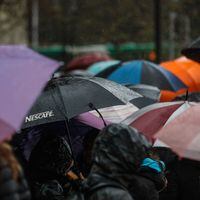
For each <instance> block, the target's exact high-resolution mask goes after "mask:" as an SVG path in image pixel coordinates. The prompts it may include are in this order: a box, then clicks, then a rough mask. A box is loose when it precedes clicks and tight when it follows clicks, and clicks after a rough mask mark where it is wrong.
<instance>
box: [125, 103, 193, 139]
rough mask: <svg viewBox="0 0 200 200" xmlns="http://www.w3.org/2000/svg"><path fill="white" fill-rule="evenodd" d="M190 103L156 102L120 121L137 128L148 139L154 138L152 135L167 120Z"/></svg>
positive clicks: (186, 107)
mask: <svg viewBox="0 0 200 200" xmlns="http://www.w3.org/2000/svg"><path fill="white" fill-rule="evenodd" d="M190 105H192V104H188V103H186V102H183V101H179V102H166V103H156V104H153V105H150V106H147V107H145V108H142V109H141V110H139V111H137V112H135V113H133V114H132V115H131V116H130V117H128V118H127V119H125V120H124V121H123V122H122V123H124V124H127V125H130V126H132V127H134V128H137V129H138V130H139V131H140V132H142V133H143V134H144V135H145V136H146V137H147V138H148V139H150V140H154V135H155V134H156V133H157V132H158V131H159V130H160V129H161V128H162V127H163V126H164V125H165V124H166V123H167V122H168V121H169V120H172V119H173V118H174V117H176V116H177V115H179V114H181V113H182V112H183V111H185V110H187V109H188V108H189V107H190Z"/></svg>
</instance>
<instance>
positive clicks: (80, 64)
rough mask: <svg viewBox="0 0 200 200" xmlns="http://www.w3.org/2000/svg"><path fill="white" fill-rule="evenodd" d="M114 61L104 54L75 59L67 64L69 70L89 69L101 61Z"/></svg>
mask: <svg viewBox="0 0 200 200" xmlns="http://www.w3.org/2000/svg"><path fill="white" fill-rule="evenodd" d="M106 60H112V58H111V57H110V56H108V55H107V54H105V53H102V52H95V53H88V54H84V55H82V56H78V57H75V58H74V59H73V60H71V61H70V62H69V63H68V64H67V68H66V69H67V70H69V71H71V70H74V69H87V68H88V67H89V66H90V65H92V64H93V63H96V62H100V61H106Z"/></svg>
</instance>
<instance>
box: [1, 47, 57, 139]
mask: <svg viewBox="0 0 200 200" xmlns="http://www.w3.org/2000/svg"><path fill="white" fill-rule="evenodd" d="M59 65H60V63H59V62H57V61H54V60H51V59H49V58H46V57H44V56H42V55H40V54H38V53H36V52H34V51H32V50H31V49H29V48H27V47H25V46H12V45H8V46H0V66H1V67H0V91H1V98H0V132H1V134H0V140H3V139H4V138H6V137H9V135H10V134H11V133H13V132H14V131H16V130H18V129H19V128H20V125H21V123H22V122H23V119H24V116H25V115H26V113H27V112H28V110H29V109H30V107H31V106H32V104H33V103H34V101H35V99H36V97H37V96H38V95H39V93H40V91H41V90H42V89H43V87H44V84H45V83H46V82H47V81H48V80H49V78H50V76H51V74H52V73H53V72H54V71H55V70H56V68H58V67H59Z"/></svg>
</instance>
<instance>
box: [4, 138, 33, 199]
mask: <svg viewBox="0 0 200 200" xmlns="http://www.w3.org/2000/svg"><path fill="white" fill-rule="evenodd" d="M0 199H1V200H30V199H31V194H30V191H29V188H28V184H27V182H26V180H25V178H24V175H23V171H22V168H21V166H20V165H19V163H18V161H17V159H16V158H15V156H14V154H13V152H12V148H11V146H10V145H9V144H8V143H7V142H2V143H0Z"/></svg>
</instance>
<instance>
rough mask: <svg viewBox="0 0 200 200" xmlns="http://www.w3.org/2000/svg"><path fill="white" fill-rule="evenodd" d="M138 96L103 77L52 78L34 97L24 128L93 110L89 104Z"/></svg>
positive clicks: (107, 103) (98, 105)
mask: <svg viewBox="0 0 200 200" xmlns="http://www.w3.org/2000/svg"><path fill="white" fill-rule="evenodd" d="M140 97H142V96H141V95H140V94H138V93H136V92H133V91H131V90H129V89H128V88H126V87H124V86H121V85H119V84H117V83H114V82H112V81H108V80H105V79H102V78H97V77H94V78H83V77H63V78H59V79H54V80H52V81H51V82H50V83H49V85H48V86H47V87H46V88H45V90H44V91H43V93H42V94H41V95H40V97H39V98H38V99H37V101H36V103H35V104H34V106H33V107H32V109H31V111H30V113H29V115H28V116H27V117H26V118H25V123H24V125H23V128H26V127H32V126H35V125H39V124H44V123H50V122H55V121H62V120H65V119H66V118H72V117H74V116H76V115H78V114H81V113H84V112H87V111H89V110H91V109H94V108H92V107H91V104H92V106H94V107H95V108H97V109H99V108H104V107H108V106H114V105H120V104H126V103H128V102H129V101H131V100H132V99H135V98H140Z"/></svg>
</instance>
